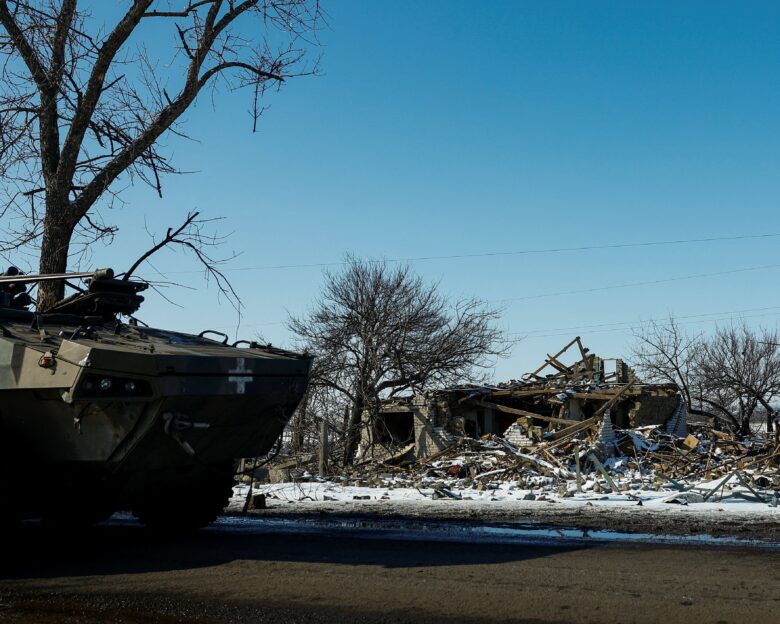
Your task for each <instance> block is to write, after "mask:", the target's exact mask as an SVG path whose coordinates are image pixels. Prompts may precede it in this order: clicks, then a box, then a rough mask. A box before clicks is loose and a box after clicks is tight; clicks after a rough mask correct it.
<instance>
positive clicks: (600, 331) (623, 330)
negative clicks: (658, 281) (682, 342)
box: [512, 310, 780, 342]
mask: <svg viewBox="0 0 780 624" xmlns="http://www.w3.org/2000/svg"><path fill="white" fill-rule="evenodd" d="M772 316H780V310H779V311H776V312H765V313H761V314H748V315H736V314H735V315H729V316H723V317H720V318H705V319H693V320H687V321H680V322H679V325H695V324H697V323H719V322H721V321H734V320H742V319H750V318H765V317H772ZM645 326H646V323H641V322H639V323H634V324H633V326H630V327H617V328H613V329H598V330H594V331H589V332H588V335H592V334H619V333H626V332H628V331H636V330H639V329H642V328H643V327H645ZM512 335H515V334H512ZM518 336H519V334H518ZM559 336H571V332H561V333H554V334H533V335H529V336H526V338H527V339H528V340H533V339H535V338H556V337H559ZM522 341H523V338H522V337H518V338H515V339H514V340H513V342H522Z"/></svg>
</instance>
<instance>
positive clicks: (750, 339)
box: [633, 317, 780, 435]
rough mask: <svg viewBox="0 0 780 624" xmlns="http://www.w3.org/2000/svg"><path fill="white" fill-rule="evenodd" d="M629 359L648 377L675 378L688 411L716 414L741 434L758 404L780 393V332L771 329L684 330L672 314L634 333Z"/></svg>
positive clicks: (768, 406)
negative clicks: (698, 332)
mask: <svg viewBox="0 0 780 624" xmlns="http://www.w3.org/2000/svg"><path fill="white" fill-rule="evenodd" d="M635 337H636V339H637V340H636V344H635V345H634V348H633V359H634V364H635V367H636V369H637V371H638V372H639V374H640V375H641V376H642V377H643V378H644V379H646V380H647V381H651V382H664V383H674V384H676V385H677V387H678V388H679V389H680V392H681V393H682V395H683V398H684V399H685V401H686V403H687V404H688V409H689V411H690V412H691V413H694V414H701V415H705V416H708V417H711V418H715V419H717V420H719V421H721V422H723V423H725V424H726V425H727V427H728V428H729V429H731V430H732V431H734V432H735V433H738V434H740V435H746V434H747V433H749V431H750V430H749V426H750V419H751V417H752V416H753V414H754V412H755V410H756V408H757V406H758V405H761V406H763V407H764V408H765V409H766V411H767V427H768V430H770V431H771V429H772V425H771V418H772V415H773V413H774V410H773V408H772V407H771V402H772V401H773V400H774V399H775V398H776V397H777V396H778V394H780V344H779V343H780V336H779V335H778V333H777V331H776V330H772V331H770V330H764V329H762V330H758V331H753V330H751V329H750V328H748V327H746V326H744V325H742V326H740V327H729V328H719V329H717V330H716V331H715V334H714V335H712V336H703V335H701V334H689V333H687V332H685V331H684V330H682V329H681V328H680V326H679V324H678V323H677V322H676V321H675V319H674V318H673V317H670V318H669V320H668V321H667V322H666V323H655V322H653V323H651V324H649V325H648V326H647V327H645V328H643V329H642V330H640V331H639V332H637V333H636V334H635Z"/></svg>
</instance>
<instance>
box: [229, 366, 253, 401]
mask: <svg viewBox="0 0 780 624" xmlns="http://www.w3.org/2000/svg"><path fill="white" fill-rule="evenodd" d="M249 372H251V371H249V370H247V368H246V359H245V358H236V368H234V369H232V370H229V371H228V373H231V375H230V377H228V382H229V383H234V384H236V392H237V393H238V394H244V393H245V392H246V384H248V383H252V377H251V376H250V375H233V374H232V373H249Z"/></svg>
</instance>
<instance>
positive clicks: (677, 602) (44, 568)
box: [0, 526, 780, 624]
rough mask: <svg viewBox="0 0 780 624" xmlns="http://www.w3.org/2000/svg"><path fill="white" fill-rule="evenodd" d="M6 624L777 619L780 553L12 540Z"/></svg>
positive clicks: (139, 537)
mask: <svg viewBox="0 0 780 624" xmlns="http://www.w3.org/2000/svg"><path fill="white" fill-rule="evenodd" d="M3 541H4V544H3V552H4V556H3V558H2V563H1V564H0V623H2V624H6V623H11V622H14V623H15V622H36V623H41V624H49V623H54V622H57V623H63V624H93V623H97V622H125V623H132V624H134V623H141V622H144V623H146V622H159V623H174V622H177V623H234V622H275V623H277V624H284V623H287V622H291V623H292V622H301V623H303V622H310V623H319V622H338V623H341V624H348V623H350V622H366V623H374V622H377V623H378V622H577V623H591V622H592V623H610V622H616V623H617V622H620V623H630V622H637V623H649V622H682V621H684V622H686V623H694V622H711V623H714V624H726V623H729V624H732V623H736V622H751V623H755V622H770V621H775V619H776V617H777V613H778V610H780V594H778V592H777V587H778V586H780V557H778V554H777V552H776V551H767V550H746V549H733V548H720V549H714V548H701V547H700V548H695V549H694V548H686V547H669V546H656V545H653V544H645V545H638V544H636V545H617V544H613V545H597V544H593V545H549V544H548V545H536V546H528V545H508V544H475V543H452V542H420V541H406V540H398V539H382V540H379V539H376V540H374V539H364V538H356V537H354V536H343V535H339V534H338V533H334V534H330V535H328V534H322V535H284V534H274V533H270V534H268V533H266V534H254V533H242V532H236V531H234V532H231V531H221V530H219V531H209V532H205V533H201V534H198V535H194V536H190V537H178V538H168V539H162V538H159V537H155V536H152V535H149V534H148V533H146V532H145V531H143V530H142V529H140V528H139V527H133V526H105V527H99V528H98V529H97V530H96V531H93V532H91V533H86V534H81V535H78V534H60V535H57V534H52V533H47V532H45V531H43V530H42V529H41V528H40V527H38V526H27V527H24V528H23V529H22V531H21V532H18V533H16V534H14V535H13V536H12V535H9V534H6V535H5V536H4V540H3Z"/></svg>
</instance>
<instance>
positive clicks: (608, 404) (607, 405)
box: [593, 381, 634, 418]
mask: <svg viewBox="0 0 780 624" xmlns="http://www.w3.org/2000/svg"><path fill="white" fill-rule="evenodd" d="M633 385H634V382H633V381H629V382H628V383H627V384H626V385H625V386H623V387H622V388H621V389H620V392H618V393H617V394H616V395H615V396H613V397H612V398H611V399H610V400H609V401H607V402H606V403H604V405H602V406H601V407H600V408H598V409H597V410H596V411H595V413H594V414H593V417H594V418H596V417H598V416H601V414H603V413H604V412H606V411H607V410H608V409H609V408H610V407H612V406H613V405H614V404H615V403H617V402H618V399H619V398H620V397H622V396H623V395H624V394H625V393H626V392H628V391H629V389H630V388H631V386H633Z"/></svg>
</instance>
